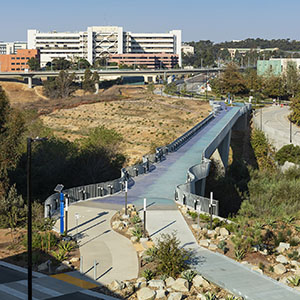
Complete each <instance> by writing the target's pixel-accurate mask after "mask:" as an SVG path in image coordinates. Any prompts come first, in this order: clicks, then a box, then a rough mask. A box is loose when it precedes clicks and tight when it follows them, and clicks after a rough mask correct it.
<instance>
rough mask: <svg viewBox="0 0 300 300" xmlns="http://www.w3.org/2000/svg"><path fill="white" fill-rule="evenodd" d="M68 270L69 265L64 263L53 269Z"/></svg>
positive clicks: (57, 270) (56, 270)
mask: <svg viewBox="0 0 300 300" xmlns="http://www.w3.org/2000/svg"><path fill="white" fill-rule="evenodd" d="M66 270H69V267H68V266H67V265H65V264H61V265H60V266H59V267H57V268H56V269H55V272H63V271H66Z"/></svg>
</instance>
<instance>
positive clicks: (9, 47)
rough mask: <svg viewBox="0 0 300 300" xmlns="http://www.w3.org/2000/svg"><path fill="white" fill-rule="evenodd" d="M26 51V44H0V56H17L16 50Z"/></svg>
mask: <svg viewBox="0 0 300 300" xmlns="http://www.w3.org/2000/svg"><path fill="white" fill-rule="evenodd" d="M20 49H27V43H26V42H0V54H17V50H20Z"/></svg>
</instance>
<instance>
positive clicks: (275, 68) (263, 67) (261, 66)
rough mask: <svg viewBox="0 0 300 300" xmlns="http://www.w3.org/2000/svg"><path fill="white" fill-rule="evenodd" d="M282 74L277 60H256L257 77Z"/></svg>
mask: <svg viewBox="0 0 300 300" xmlns="http://www.w3.org/2000/svg"><path fill="white" fill-rule="evenodd" d="M281 72H282V69H281V62H280V61H279V60H258V61H257V75H262V76H264V75H269V74H270V75H276V76H277V75H280V74H281Z"/></svg>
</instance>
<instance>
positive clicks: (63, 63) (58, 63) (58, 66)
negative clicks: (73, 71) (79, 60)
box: [51, 57, 71, 71]
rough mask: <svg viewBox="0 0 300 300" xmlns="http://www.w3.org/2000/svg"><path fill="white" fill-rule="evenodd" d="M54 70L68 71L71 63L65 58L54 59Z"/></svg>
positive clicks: (52, 64)
mask: <svg viewBox="0 0 300 300" xmlns="http://www.w3.org/2000/svg"><path fill="white" fill-rule="evenodd" d="M51 66H52V69H53V70H56V71H60V70H67V69H69V68H70V67H71V62H70V61H68V60H66V59H65V58H64V57H59V58H54V59H53V60H52V63H51Z"/></svg>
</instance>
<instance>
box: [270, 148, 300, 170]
mask: <svg viewBox="0 0 300 300" xmlns="http://www.w3.org/2000/svg"><path fill="white" fill-rule="evenodd" d="M275 159H276V161H277V162H278V163H279V165H283V164H284V163H285V162H286V161H288V162H292V163H295V164H298V163H299V160H300V147H299V146H294V145H293V144H289V145H285V146H283V147H282V148H280V149H279V150H278V151H277V152H276V154H275Z"/></svg>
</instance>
